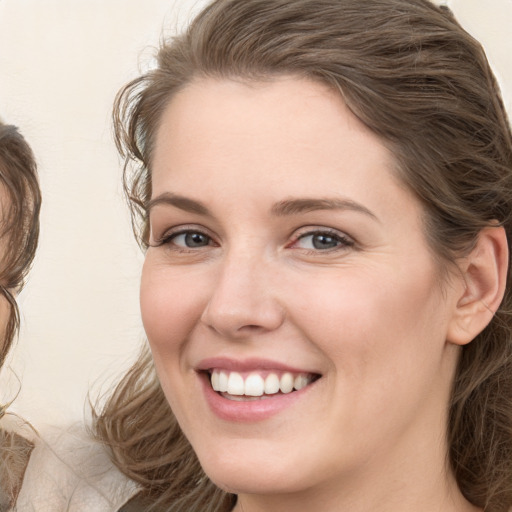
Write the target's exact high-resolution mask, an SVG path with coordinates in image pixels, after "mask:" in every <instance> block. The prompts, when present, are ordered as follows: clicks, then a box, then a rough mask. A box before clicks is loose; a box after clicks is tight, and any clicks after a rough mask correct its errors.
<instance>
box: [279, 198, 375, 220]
mask: <svg viewBox="0 0 512 512" xmlns="http://www.w3.org/2000/svg"><path fill="white" fill-rule="evenodd" d="M317 210H349V211H355V212H359V213H363V214H365V215H368V216H369V217H371V218H372V219H375V220H378V219H377V216H376V215H375V214H374V213H373V212H371V211H370V210H369V209H368V208H366V207H365V206H363V205H362V204H360V203H357V202H355V201H352V200H351V199H343V198H337V197H335V198H325V199H316V198H307V197H306V198H298V199H285V200H284V201H280V202H279V203H276V204H275V205H274V206H273V207H272V213H273V214H274V215H277V216H286V215H297V214H301V213H307V212H313V211H317Z"/></svg>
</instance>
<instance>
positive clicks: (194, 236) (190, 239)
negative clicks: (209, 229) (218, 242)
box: [185, 233, 208, 247]
mask: <svg viewBox="0 0 512 512" xmlns="http://www.w3.org/2000/svg"><path fill="white" fill-rule="evenodd" d="M185 243H186V245H187V247H203V246H204V245H208V238H207V237H206V236H205V235H203V234H201V233H187V234H186V235H185Z"/></svg>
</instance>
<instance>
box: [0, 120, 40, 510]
mask: <svg viewBox="0 0 512 512" xmlns="http://www.w3.org/2000/svg"><path fill="white" fill-rule="evenodd" d="M0 200H1V204H2V211H1V215H0V226H1V228H0V261H1V265H0V293H1V297H0V331H1V337H0V367H1V366H2V365H3V363H4V362H5V358H6V356H7V353H8V352H9V349H10V347H11V345H12V342H13V339H14V337H15V335H16V332H17V330H18V327H19V312H18V306H17V304H16V299H15V297H16V294H17V293H18V292H19V291H20V290H21V288H22V287H23V284H24V282H25V278H26V275H27V272H28V270H29V268H30V265H31V263H32V260H33V259H34V255H35V251H36V247H37V240H38V236H39V209H40V206H41V193H40V190H39V185H38V181H37V172H36V164H35V161H34V156H33V154H32V151H31V149H30V147H29V146H28V144H27V143H26V142H25V140H24V138H23V137H22V136H21V134H20V133H19V132H18V130H17V129H16V127H14V126H10V125H5V124H3V123H2V122H0ZM7 405H8V404H0V510H8V509H9V508H10V506H11V505H12V504H13V503H14V501H15V499H16V497H17V495H18V493H19V490H20V488H21V482H22V480H23V476H24V473H25V468H26V465H27V463H28V459H29V456H30V453H31V451H32V449H33V443H32V442H31V441H30V440H28V439H27V438H26V437H24V436H23V435H21V432H23V429H21V431H19V427H20V426H19V425H16V428H14V425H13V418H7V417H5V418H4V416H5V414H6V409H7Z"/></svg>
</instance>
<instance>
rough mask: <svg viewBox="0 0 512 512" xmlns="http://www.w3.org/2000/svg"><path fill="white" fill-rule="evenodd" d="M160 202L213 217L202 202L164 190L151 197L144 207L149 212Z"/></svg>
mask: <svg viewBox="0 0 512 512" xmlns="http://www.w3.org/2000/svg"><path fill="white" fill-rule="evenodd" d="M161 204H163V205H168V206H175V207H176V208H179V209H180V210H184V211H186V212H189V213H197V214H199V215H205V216H207V217H213V215H212V214H211V213H210V210H208V208H206V206H205V205H204V204H202V203H200V202H199V201H195V200H194V199H190V198H188V197H184V196H180V195H177V194H173V193H172V192H164V193H163V194H160V195H159V196H157V197H155V198H154V199H151V201H149V203H148V204H147V207H146V209H147V211H148V212H149V211H151V209H152V208H154V207H155V206H158V205H161Z"/></svg>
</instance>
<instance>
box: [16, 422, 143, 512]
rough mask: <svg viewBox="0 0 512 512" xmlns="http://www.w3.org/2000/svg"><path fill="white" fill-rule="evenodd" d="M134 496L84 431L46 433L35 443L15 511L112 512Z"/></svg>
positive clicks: (130, 486)
mask: <svg viewBox="0 0 512 512" xmlns="http://www.w3.org/2000/svg"><path fill="white" fill-rule="evenodd" d="M137 492H138V488H137V485H136V484H135V483H134V482H133V481H131V480H129V479H128V478H127V477H125V476H124V475H123V474H122V473H121V472H120V471H119V470H118V469H117V468H116V467H115V466H114V465H113V464H112V463H111V461H110V458H109V456H108V453H107V452H106V450H105V448H104V447H103V446H102V445H101V444H100V443H98V442H97V441H95V440H94V439H92V437H91V436H90V435H89V434H88V432H87V431H86V429H85V428H84V427H83V426H80V425H74V426H71V427H68V428H46V429H45V430H44V431H42V432H40V433H39V436H38V437H37V439H36V441H35V442H34V449H33V450H32V453H31V455H30V461H29V463H28V465H27V468H26V471H25V476H24V479H23V485H22V486H21V490H20V492H19V495H18V500H17V510H19V511H23V512H61V511H62V512H86V511H91V512H116V511H117V510H119V509H120V508H121V507H122V506H123V505H124V504H125V503H126V502H127V501H128V500H130V499H131V498H132V497H133V496H134V495H135V494H136V493H137Z"/></svg>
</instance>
